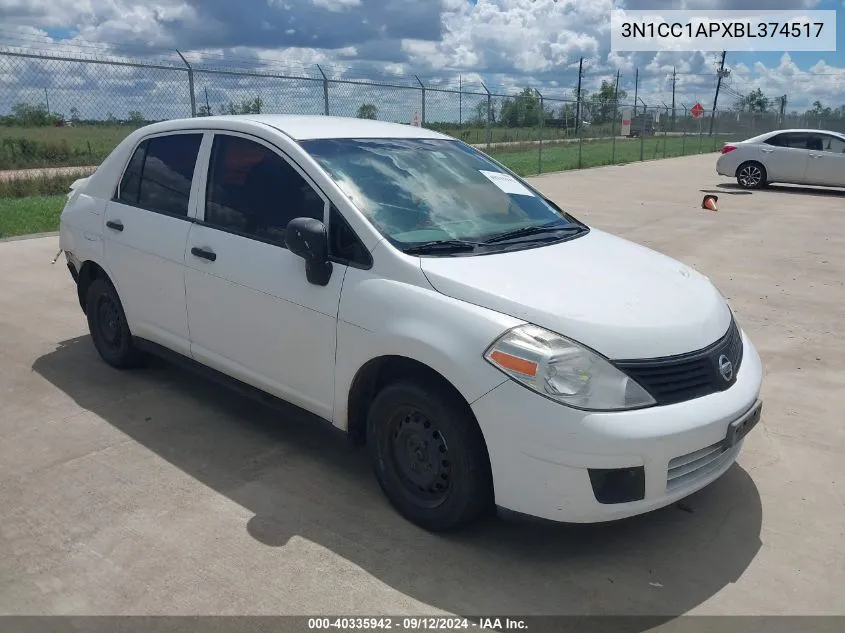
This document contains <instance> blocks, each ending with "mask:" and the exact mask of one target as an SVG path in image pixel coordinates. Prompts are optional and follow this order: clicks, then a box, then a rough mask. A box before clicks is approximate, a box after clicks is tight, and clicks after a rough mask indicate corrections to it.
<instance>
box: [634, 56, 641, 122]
mask: <svg viewBox="0 0 845 633" xmlns="http://www.w3.org/2000/svg"><path fill="white" fill-rule="evenodd" d="M639 87H640V69H639V68H637V69H636V70H635V71H634V116H637V91H638V90H639Z"/></svg>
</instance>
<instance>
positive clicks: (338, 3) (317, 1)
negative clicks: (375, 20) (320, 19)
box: [311, 0, 361, 11]
mask: <svg viewBox="0 0 845 633" xmlns="http://www.w3.org/2000/svg"><path fill="white" fill-rule="evenodd" d="M311 2H312V3H313V4H314V6H315V7H320V8H321V9H326V10H327V11H344V10H346V9H350V8H352V7H360V6H361V0H311Z"/></svg>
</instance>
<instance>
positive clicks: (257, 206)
mask: <svg viewBox="0 0 845 633" xmlns="http://www.w3.org/2000/svg"><path fill="white" fill-rule="evenodd" d="M324 207H325V203H324V201H323V199H322V198H321V197H320V196H319V194H317V192H316V191H314V189H313V187H311V185H310V184H308V182H307V181H306V180H305V179H304V178H303V177H302V176H301V175H300V174H299V172H297V171H296V169H294V168H293V166H291V165H290V163H288V162H287V161H286V160H284V159H283V158H282V157H281V156H279V155H278V154H276V153H275V152H274V151H272V150H270V149H269V148H267V147H265V146H264V145H261V144H260V143H256V142H255V141H251V140H249V139H245V138H242V137H239V136H229V135H225V134H218V135H215V137H214V143H213V145H212V150H211V164H210V166H209V177H208V188H207V192H206V203H205V222H206V223H207V224H209V225H212V226H215V227H218V228H221V229H224V230H227V231H232V232H234V233H240V234H242V235H246V236H249V237H256V238H259V239H262V240H267V241H270V242H273V243H277V244H280V245H283V244H284V240H285V231H286V229H287V225H288V222H290V221H291V220H293V219H294V218H298V217H308V218H314V219H316V220H321V221H322V220H323V219H324Z"/></svg>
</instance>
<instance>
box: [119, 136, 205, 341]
mask: <svg viewBox="0 0 845 633" xmlns="http://www.w3.org/2000/svg"><path fill="white" fill-rule="evenodd" d="M202 138H203V134H202V132H194V133H175V134H174V133H169V134H165V135H160V136H153V137H151V138H147V139H145V140H143V141H142V142H141V143H140V144H139V145H138V147H137V148H136V149H135V151H134V153H133V155H132V158H131V159H130V161H129V163H128V165H127V167H126V170H125V172H124V174H123V177H122V178H121V181H120V185H119V187H118V190H117V191H116V192H115V196H114V199H112V200H111V201H110V202H109V203H108V206H107V207H106V212H105V227H104V229H103V231H104V235H105V239H104V252H105V258H106V266H107V267H108V268H109V273H110V274H111V277H112V281H113V282H114V284H115V287H116V289H117V291H118V294H119V296H120V300H121V303H122V304H123V308H124V311H125V312H126V318H127V320H128V322H129V327H130V329H131V330H132V333H133V334H134V335H135V336H138V337H141V338H146V339H149V340H151V341H154V342H156V343H159V344H160V345H164V346H166V347H169V348H171V349H173V350H175V351H177V352H180V353H182V354H188V353H189V351H190V343H189V337H188V316H187V306H186V303H185V271H184V267H185V245H186V244H187V241H188V233H189V231H190V228H191V222H190V220H189V219H188V210H189V208H190V201H191V191H192V189H194V187H193V183H194V169H195V166H196V163H197V154H198V152H199V148H200V144H201V142H202Z"/></svg>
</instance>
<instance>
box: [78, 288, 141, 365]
mask: <svg viewBox="0 0 845 633" xmlns="http://www.w3.org/2000/svg"><path fill="white" fill-rule="evenodd" d="M85 313H86V316H87V317H88V331H89V332H90V333H91V338H92V339H93V341H94V347H96V348H97V352H98V353H99V354H100V357H101V358H102V359H103V360H104V361H106V363H108V364H109V365H111V366H112V367H115V368H117V369H129V368H132V367H137V366H138V365H139V364H140V360H141V354H140V352H139V351H138V350H137V349H136V348H135V347H134V345H133V344H132V334H131V333H130V331H129V325H128V324H127V322H126V314H125V313H124V312H123V305H122V304H121V303H120V297H118V296H117V291H116V290H115V289H114V286H112V284H111V283H110V282H109V281H108V280H107V279H103V278H102V277H100V278H97V279H95V280H94V281H92V282H91V285H90V286H89V287H88V293H87V294H86V296H85Z"/></svg>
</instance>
